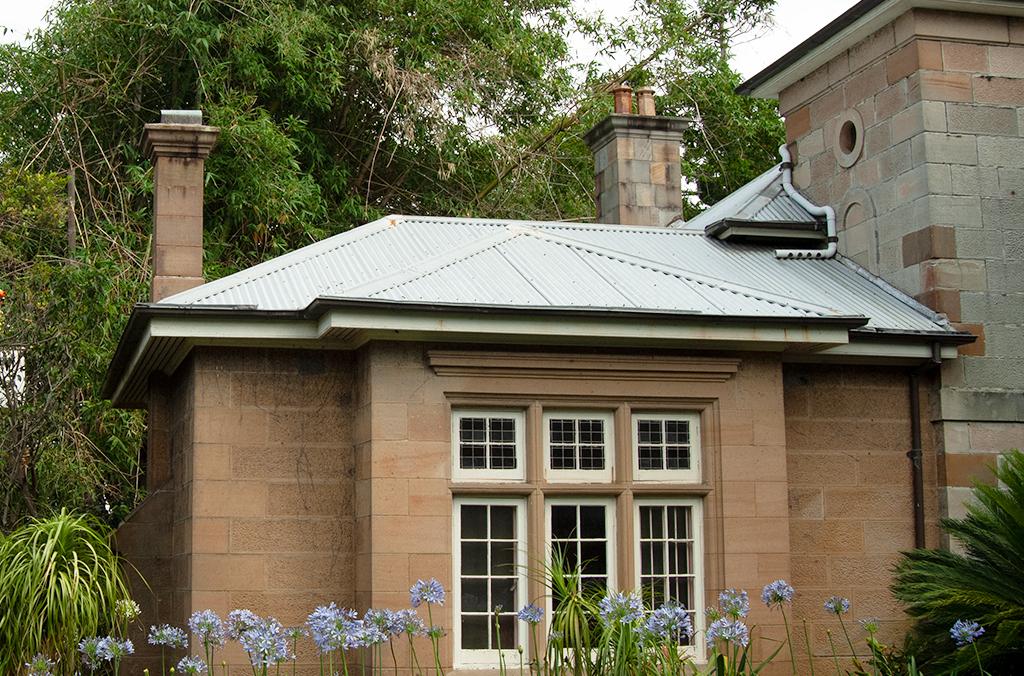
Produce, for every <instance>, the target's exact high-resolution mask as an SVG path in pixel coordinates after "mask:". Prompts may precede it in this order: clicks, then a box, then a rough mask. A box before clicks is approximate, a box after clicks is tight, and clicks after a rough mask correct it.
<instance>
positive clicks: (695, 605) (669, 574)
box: [634, 500, 703, 627]
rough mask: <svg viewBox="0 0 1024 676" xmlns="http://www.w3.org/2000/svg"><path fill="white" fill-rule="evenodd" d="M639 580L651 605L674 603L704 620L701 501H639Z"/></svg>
mask: <svg viewBox="0 0 1024 676" xmlns="http://www.w3.org/2000/svg"><path fill="white" fill-rule="evenodd" d="M634 526H635V537H636V539H637V548H636V552H637V559H636V571H637V577H638V579H637V583H638V585H639V587H640V590H641V593H642V594H643V598H644V602H645V604H646V605H647V607H649V608H656V607H658V606H660V605H662V604H664V603H675V604H678V605H680V606H682V607H683V608H685V609H686V610H687V611H688V612H689V613H690V615H691V620H692V621H693V622H694V626H695V627H696V626H698V623H699V622H701V621H702V619H703V617H702V615H701V608H700V604H701V599H702V596H703V590H702V589H701V577H700V569H701V565H700V564H701V562H700V560H699V553H700V549H699V545H698V543H699V542H700V537H699V533H700V502H699V501H697V500H672V501H664V500H662V501H654V500H652V501H638V502H637V504H636V523H635V524H634Z"/></svg>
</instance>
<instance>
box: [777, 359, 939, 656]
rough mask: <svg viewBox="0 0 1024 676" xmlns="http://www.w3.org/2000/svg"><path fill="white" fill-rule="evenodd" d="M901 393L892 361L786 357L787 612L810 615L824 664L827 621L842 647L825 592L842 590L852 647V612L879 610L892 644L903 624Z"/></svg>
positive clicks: (930, 468)
mask: <svg viewBox="0 0 1024 676" xmlns="http://www.w3.org/2000/svg"><path fill="white" fill-rule="evenodd" d="M922 390H925V387H922ZM909 401H910V399H909V390H908V386H907V377H906V374H905V373H901V372H900V371H899V370H895V369H891V368H890V369H885V368H877V367H874V368H873V367H852V366H810V365H806V366H805V365H795V364H789V365H787V366H786V367H785V407H786V442H787V454H786V457H787V466H788V476H789V515H790V545H791V548H792V570H793V581H792V582H793V585H794V586H795V587H796V588H797V590H798V594H797V600H796V602H795V604H794V608H793V612H794V614H795V615H796V616H797V617H798V618H806V619H807V620H808V621H809V622H810V623H811V643H812V648H813V654H814V655H815V656H816V657H817V658H820V659H821V660H822V662H823V664H822V667H823V668H824V669H826V670H827V669H828V668H829V664H828V663H829V662H830V660H829V658H830V656H831V654H832V653H831V648H830V646H829V642H828V634H827V632H828V631H831V632H832V636H833V640H834V641H836V646H837V648H838V649H839V650H840V654H848V653H849V648H846V647H845V646H846V641H845V639H844V638H843V636H842V632H841V628H840V626H839V623H838V622H837V621H836V620H835V617H834V616H831V617H830V616H829V615H828V614H826V613H825V611H824V610H823V609H822V603H823V602H824V600H825V599H826V598H828V597H829V596H832V595H833V594H837V595H840V596H845V597H848V598H849V599H850V601H851V604H852V609H851V614H850V615H848V616H847V617H846V619H847V620H848V621H847V626H848V628H849V629H850V631H851V633H852V635H853V638H854V641H855V646H856V647H858V648H861V647H863V642H862V641H861V640H860V639H862V638H863V636H864V634H863V632H862V630H861V628H860V626H859V625H858V624H857V619H859V618H865V617H874V618H878V619H879V620H881V622H880V625H881V632H880V636H881V639H882V640H884V641H889V642H895V643H897V644H899V643H900V642H901V641H902V638H903V635H904V632H905V630H906V629H907V628H908V627H909V625H908V623H907V620H906V617H905V616H904V615H903V611H902V609H901V608H900V606H899V604H898V603H897V602H896V601H895V600H894V599H893V598H892V596H891V594H890V593H889V585H890V583H891V567H892V565H893V564H894V563H895V562H896V561H897V560H898V559H899V552H901V551H905V550H907V549H912V548H913V547H914V513H913V492H912V484H911V468H910V461H909V459H908V458H907V455H906V454H907V451H908V450H910V405H909ZM922 409H923V410H922V413H924V412H926V409H927V402H922ZM924 419H925V420H927V418H924ZM929 430H930V426H928V425H927V424H925V425H924V429H923V432H924V435H923V438H922V442H923V443H922V445H923V447H924V473H925V474H924V476H925V495H924V497H925V523H926V533H925V541H926V545H927V546H929V547H934V546H937V545H938V544H939V530H938V496H937V486H936V482H937V479H938V477H937V474H938V470H937V463H936V454H935V444H934V440H933V438H932V435H931V434H929ZM800 642H801V644H802V643H803V641H802V640H801V641H800Z"/></svg>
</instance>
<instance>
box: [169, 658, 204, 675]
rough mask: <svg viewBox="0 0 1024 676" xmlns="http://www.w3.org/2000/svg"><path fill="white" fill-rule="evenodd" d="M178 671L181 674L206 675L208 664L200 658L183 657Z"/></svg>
mask: <svg viewBox="0 0 1024 676" xmlns="http://www.w3.org/2000/svg"><path fill="white" fill-rule="evenodd" d="M176 671H177V672H178V673H179V674H205V673H206V662H204V661H203V660H201V659H200V658H198V657H182V658H181V660H179V661H178V667H177V669H176Z"/></svg>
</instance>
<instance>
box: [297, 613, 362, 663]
mask: <svg viewBox="0 0 1024 676" xmlns="http://www.w3.org/2000/svg"><path fill="white" fill-rule="evenodd" d="M357 618H358V615H357V613H356V612H355V611H354V610H350V609H348V608H338V606H336V605H335V604H334V603H331V604H330V605H327V606H319V607H318V608H316V609H315V610H314V611H313V612H312V613H310V614H309V617H308V618H307V619H306V626H308V627H309V631H310V633H311V634H312V636H313V642H314V643H316V646H317V648H319V649H320V652H322V653H329V652H331V651H332V650H339V649H343V650H349V649H351V648H355V647H359V645H360V642H361V638H360V632H361V631H362V622H360V621H359V620H358V619H357Z"/></svg>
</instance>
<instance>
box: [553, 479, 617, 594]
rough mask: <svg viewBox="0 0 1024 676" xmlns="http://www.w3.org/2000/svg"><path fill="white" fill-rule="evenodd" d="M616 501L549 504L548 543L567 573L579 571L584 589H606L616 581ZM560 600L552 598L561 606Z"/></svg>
mask: <svg viewBox="0 0 1024 676" xmlns="http://www.w3.org/2000/svg"><path fill="white" fill-rule="evenodd" d="M614 510H615V505H614V502H612V501H608V500H602V499H571V498H564V499H552V500H549V502H548V513H547V526H548V533H547V535H548V538H547V539H548V542H549V543H550V547H551V553H552V555H555V554H557V555H558V556H559V557H560V558H561V560H562V561H563V562H564V563H563V565H564V567H565V569H566V570H569V571H574V570H575V569H576V567H577V566H579V568H580V578H581V583H582V584H583V587H584V588H585V589H589V590H593V589H606V588H608V587H609V586H611V585H612V584H613V582H614V580H613V576H614V569H615V566H614V552H615V547H614V533H613V526H612V517H613V512H614ZM558 602H559V599H557V598H556V599H553V604H554V607H555V608H557V607H558Z"/></svg>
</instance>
